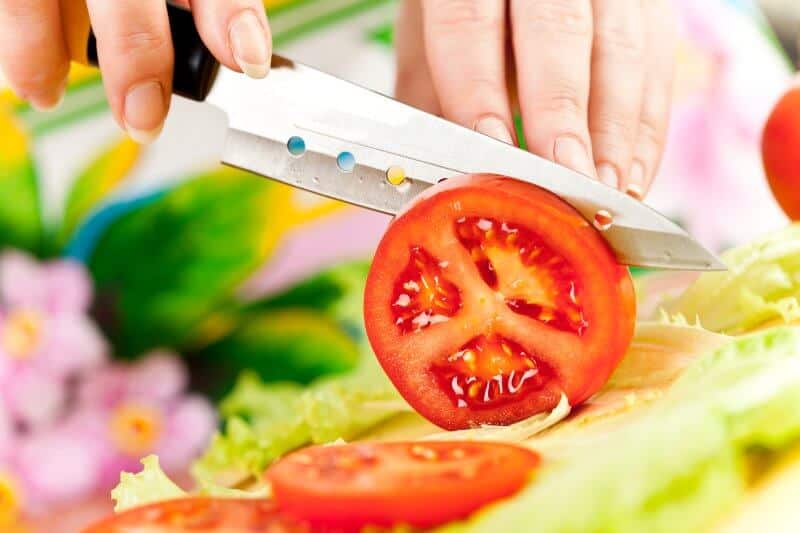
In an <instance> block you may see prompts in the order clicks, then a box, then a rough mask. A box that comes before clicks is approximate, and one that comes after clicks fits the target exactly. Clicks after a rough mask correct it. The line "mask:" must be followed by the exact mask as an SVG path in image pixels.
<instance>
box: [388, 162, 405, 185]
mask: <svg viewBox="0 0 800 533" xmlns="http://www.w3.org/2000/svg"><path fill="white" fill-rule="evenodd" d="M386 180H387V181H388V182H389V183H391V184H392V185H400V184H401V183H403V182H404V181H406V172H405V170H403V168H402V167H397V166H394V167H389V170H387V171H386Z"/></svg>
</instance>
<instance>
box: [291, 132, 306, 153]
mask: <svg viewBox="0 0 800 533" xmlns="http://www.w3.org/2000/svg"><path fill="white" fill-rule="evenodd" d="M286 148H287V149H288V150H289V153H290V154H292V155H293V156H295V157H299V156H301V155H303V154H304V153H306V142H305V141H304V140H303V138H302V137H297V136H294V137H291V138H290V139H289V142H287V143H286Z"/></svg>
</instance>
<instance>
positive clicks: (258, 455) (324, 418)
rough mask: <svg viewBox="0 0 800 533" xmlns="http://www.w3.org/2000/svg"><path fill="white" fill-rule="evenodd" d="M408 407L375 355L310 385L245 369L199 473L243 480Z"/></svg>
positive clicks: (223, 480)
mask: <svg viewBox="0 0 800 533" xmlns="http://www.w3.org/2000/svg"><path fill="white" fill-rule="evenodd" d="M409 409H410V408H409V407H408V405H407V404H406V403H405V402H404V401H403V400H402V399H401V398H400V395H399V394H398V393H397V391H396V389H395V388H394V386H393V385H392V384H391V382H390V381H389V380H388V378H387V377H386V376H385V374H383V372H382V371H381V369H380V368H379V367H378V364H377V362H375V360H374V358H373V357H369V358H367V357H365V358H364V359H363V360H362V361H361V363H360V364H359V366H358V367H357V368H356V369H354V370H353V371H351V372H349V373H346V374H342V375H339V376H332V377H326V378H321V379H319V380H317V381H315V382H314V383H312V384H311V385H309V386H305V387H303V386H299V385H295V384H288V383H264V382H262V381H261V380H260V379H259V378H258V376H256V375H255V374H252V373H245V374H243V375H242V376H241V378H240V379H239V381H238V383H237V384H236V386H235V388H234V390H233V391H232V393H231V394H230V395H229V396H228V397H227V398H226V399H225V400H224V401H223V402H222V403H221V404H220V412H221V414H222V416H223V418H225V419H226V423H225V428H224V431H222V432H220V433H218V434H217V435H215V437H214V439H213V440H212V443H211V445H210V447H209V448H208V450H207V451H206V453H205V454H204V455H203V457H201V458H200V459H199V460H198V461H197V462H196V463H195V464H194V466H193V469H192V472H193V474H194V476H195V478H196V479H197V480H198V481H199V482H201V483H203V482H205V483H213V484H221V485H226V486H231V485H236V484H240V483H242V482H246V481H247V480H250V479H254V478H255V479H257V478H259V477H260V476H261V474H262V473H263V472H264V470H265V469H266V468H267V466H269V465H270V463H272V462H273V461H274V460H275V459H277V458H279V457H280V456H282V455H284V454H285V453H287V452H289V451H291V450H294V449H296V448H299V447H301V446H303V445H306V444H310V443H314V444H320V443H328V442H332V441H335V440H338V439H345V440H349V439H352V438H354V437H357V436H358V435H359V434H360V433H362V432H364V431H365V430H367V429H369V428H371V427H373V426H375V425H377V424H379V423H380V422H382V421H384V420H386V419H388V418H390V417H391V416H393V415H395V414H397V413H400V412H403V411H408V410H409Z"/></svg>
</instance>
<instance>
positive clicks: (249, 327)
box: [192, 309, 359, 398]
mask: <svg viewBox="0 0 800 533" xmlns="http://www.w3.org/2000/svg"><path fill="white" fill-rule="evenodd" d="M358 358H359V351H358V346H357V345H356V343H354V342H353V340H352V339H351V338H350V337H349V336H348V335H347V334H346V333H345V332H344V331H343V330H342V329H341V328H340V327H339V326H338V324H336V323H335V322H334V321H332V320H331V319H330V318H328V317H326V316H324V315H322V314H320V313H314V312H310V311H305V310H300V309H291V310H285V311H267V312H264V313H262V314H252V313H251V314H250V315H249V316H247V317H245V318H244V319H243V321H242V323H241V324H239V325H238V326H237V328H236V329H235V330H234V331H233V332H232V333H231V334H230V335H229V336H227V337H225V338H224V339H222V340H221V341H219V342H217V343H215V344H213V345H211V346H209V347H207V348H205V349H203V350H202V351H201V352H199V353H197V354H195V355H194V357H193V358H192V362H193V364H194V365H195V371H196V372H199V371H202V370H203V369H205V371H206V372H205V373H206V374H207V375H213V389H212V390H211V391H210V392H211V394H212V396H214V397H215V398H220V397H222V396H224V395H225V394H227V393H228V392H230V389H231V387H232V385H233V383H234V381H235V379H236V376H237V375H238V373H239V372H240V371H241V370H242V369H243V368H247V369H250V370H251V371H253V372H256V373H257V374H258V375H259V376H260V377H261V379H263V380H264V381H283V380H289V381H295V382H299V383H309V382H311V381H312V380H314V379H315V378H317V377H319V376H323V375H326V374H336V373H341V372H343V371H346V370H349V369H350V368H352V367H353V366H355V364H356V363H357V362H358Z"/></svg>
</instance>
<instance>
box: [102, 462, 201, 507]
mask: <svg viewBox="0 0 800 533" xmlns="http://www.w3.org/2000/svg"><path fill="white" fill-rule="evenodd" d="M142 465H143V466H144V468H143V469H142V471H141V472H139V473H137V474H132V473H130V472H122V473H121V474H120V476H119V484H118V485H117V486H116V487H115V488H114V490H112V491H111V499H112V500H114V503H115V505H114V511H115V512H118V513H119V512H122V511H126V510H128V509H131V508H133V507H138V506H140V505H146V504H148V503H155V502H159V501H163V500H171V499H175V498H181V497H183V496H186V491H184V490H183V489H182V488H180V487H179V486H178V485H176V484H175V483H174V482H173V481H172V480H171V479H170V478H169V477H168V476H167V475H166V474H165V473H164V471H163V470H162V469H161V465H160V464H159V463H158V457H157V456H155V455H148V456H147V457H145V458H144V459H142Z"/></svg>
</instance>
